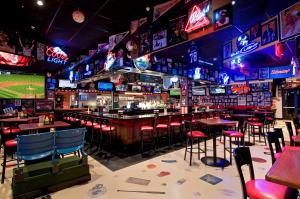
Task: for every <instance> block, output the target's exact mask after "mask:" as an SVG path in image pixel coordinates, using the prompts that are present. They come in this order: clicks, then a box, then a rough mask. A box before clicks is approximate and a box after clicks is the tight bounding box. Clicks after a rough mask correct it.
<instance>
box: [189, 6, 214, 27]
mask: <svg viewBox="0 0 300 199" xmlns="http://www.w3.org/2000/svg"><path fill="white" fill-rule="evenodd" d="M203 7H204V8H203V9H200V7H199V6H198V5H196V6H194V7H193V9H192V12H190V15H189V18H188V22H187V24H186V26H185V31H186V32H192V31H194V30H197V29H199V28H203V27H205V26H207V25H209V24H210V21H209V19H208V18H207V16H206V13H208V11H209V9H210V6H209V4H208V5H206V6H203Z"/></svg>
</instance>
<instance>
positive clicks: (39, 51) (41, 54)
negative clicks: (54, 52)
mask: <svg viewBox="0 0 300 199" xmlns="http://www.w3.org/2000/svg"><path fill="white" fill-rule="evenodd" d="M36 46H37V47H36V58H37V60H40V61H44V60H45V44H43V43H40V42H37V44H36Z"/></svg>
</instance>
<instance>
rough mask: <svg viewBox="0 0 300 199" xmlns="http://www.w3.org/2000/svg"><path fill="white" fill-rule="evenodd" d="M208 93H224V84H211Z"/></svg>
mask: <svg viewBox="0 0 300 199" xmlns="http://www.w3.org/2000/svg"><path fill="white" fill-rule="evenodd" d="M209 94H210V95H219V94H226V89H225V86H211V87H209Z"/></svg>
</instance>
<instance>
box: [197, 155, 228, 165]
mask: <svg viewBox="0 0 300 199" xmlns="http://www.w3.org/2000/svg"><path fill="white" fill-rule="evenodd" d="M201 162H203V163H204V164H206V165H208V166H212V167H227V166H229V165H230V162H229V161H228V160H225V159H223V158H219V157H217V158H216V162H214V157H212V156H207V157H203V158H201Z"/></svg>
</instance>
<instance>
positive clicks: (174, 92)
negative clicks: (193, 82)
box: [170, 88, 180, 96]
mask: <svg viewBox="0 0 300 199" xmlns="http://www.w3.org/2000/svg"><path fill="white" fill-rule="evenodd" d="M170 96H180V89H179V88H173V89H170Z"/></svg>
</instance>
